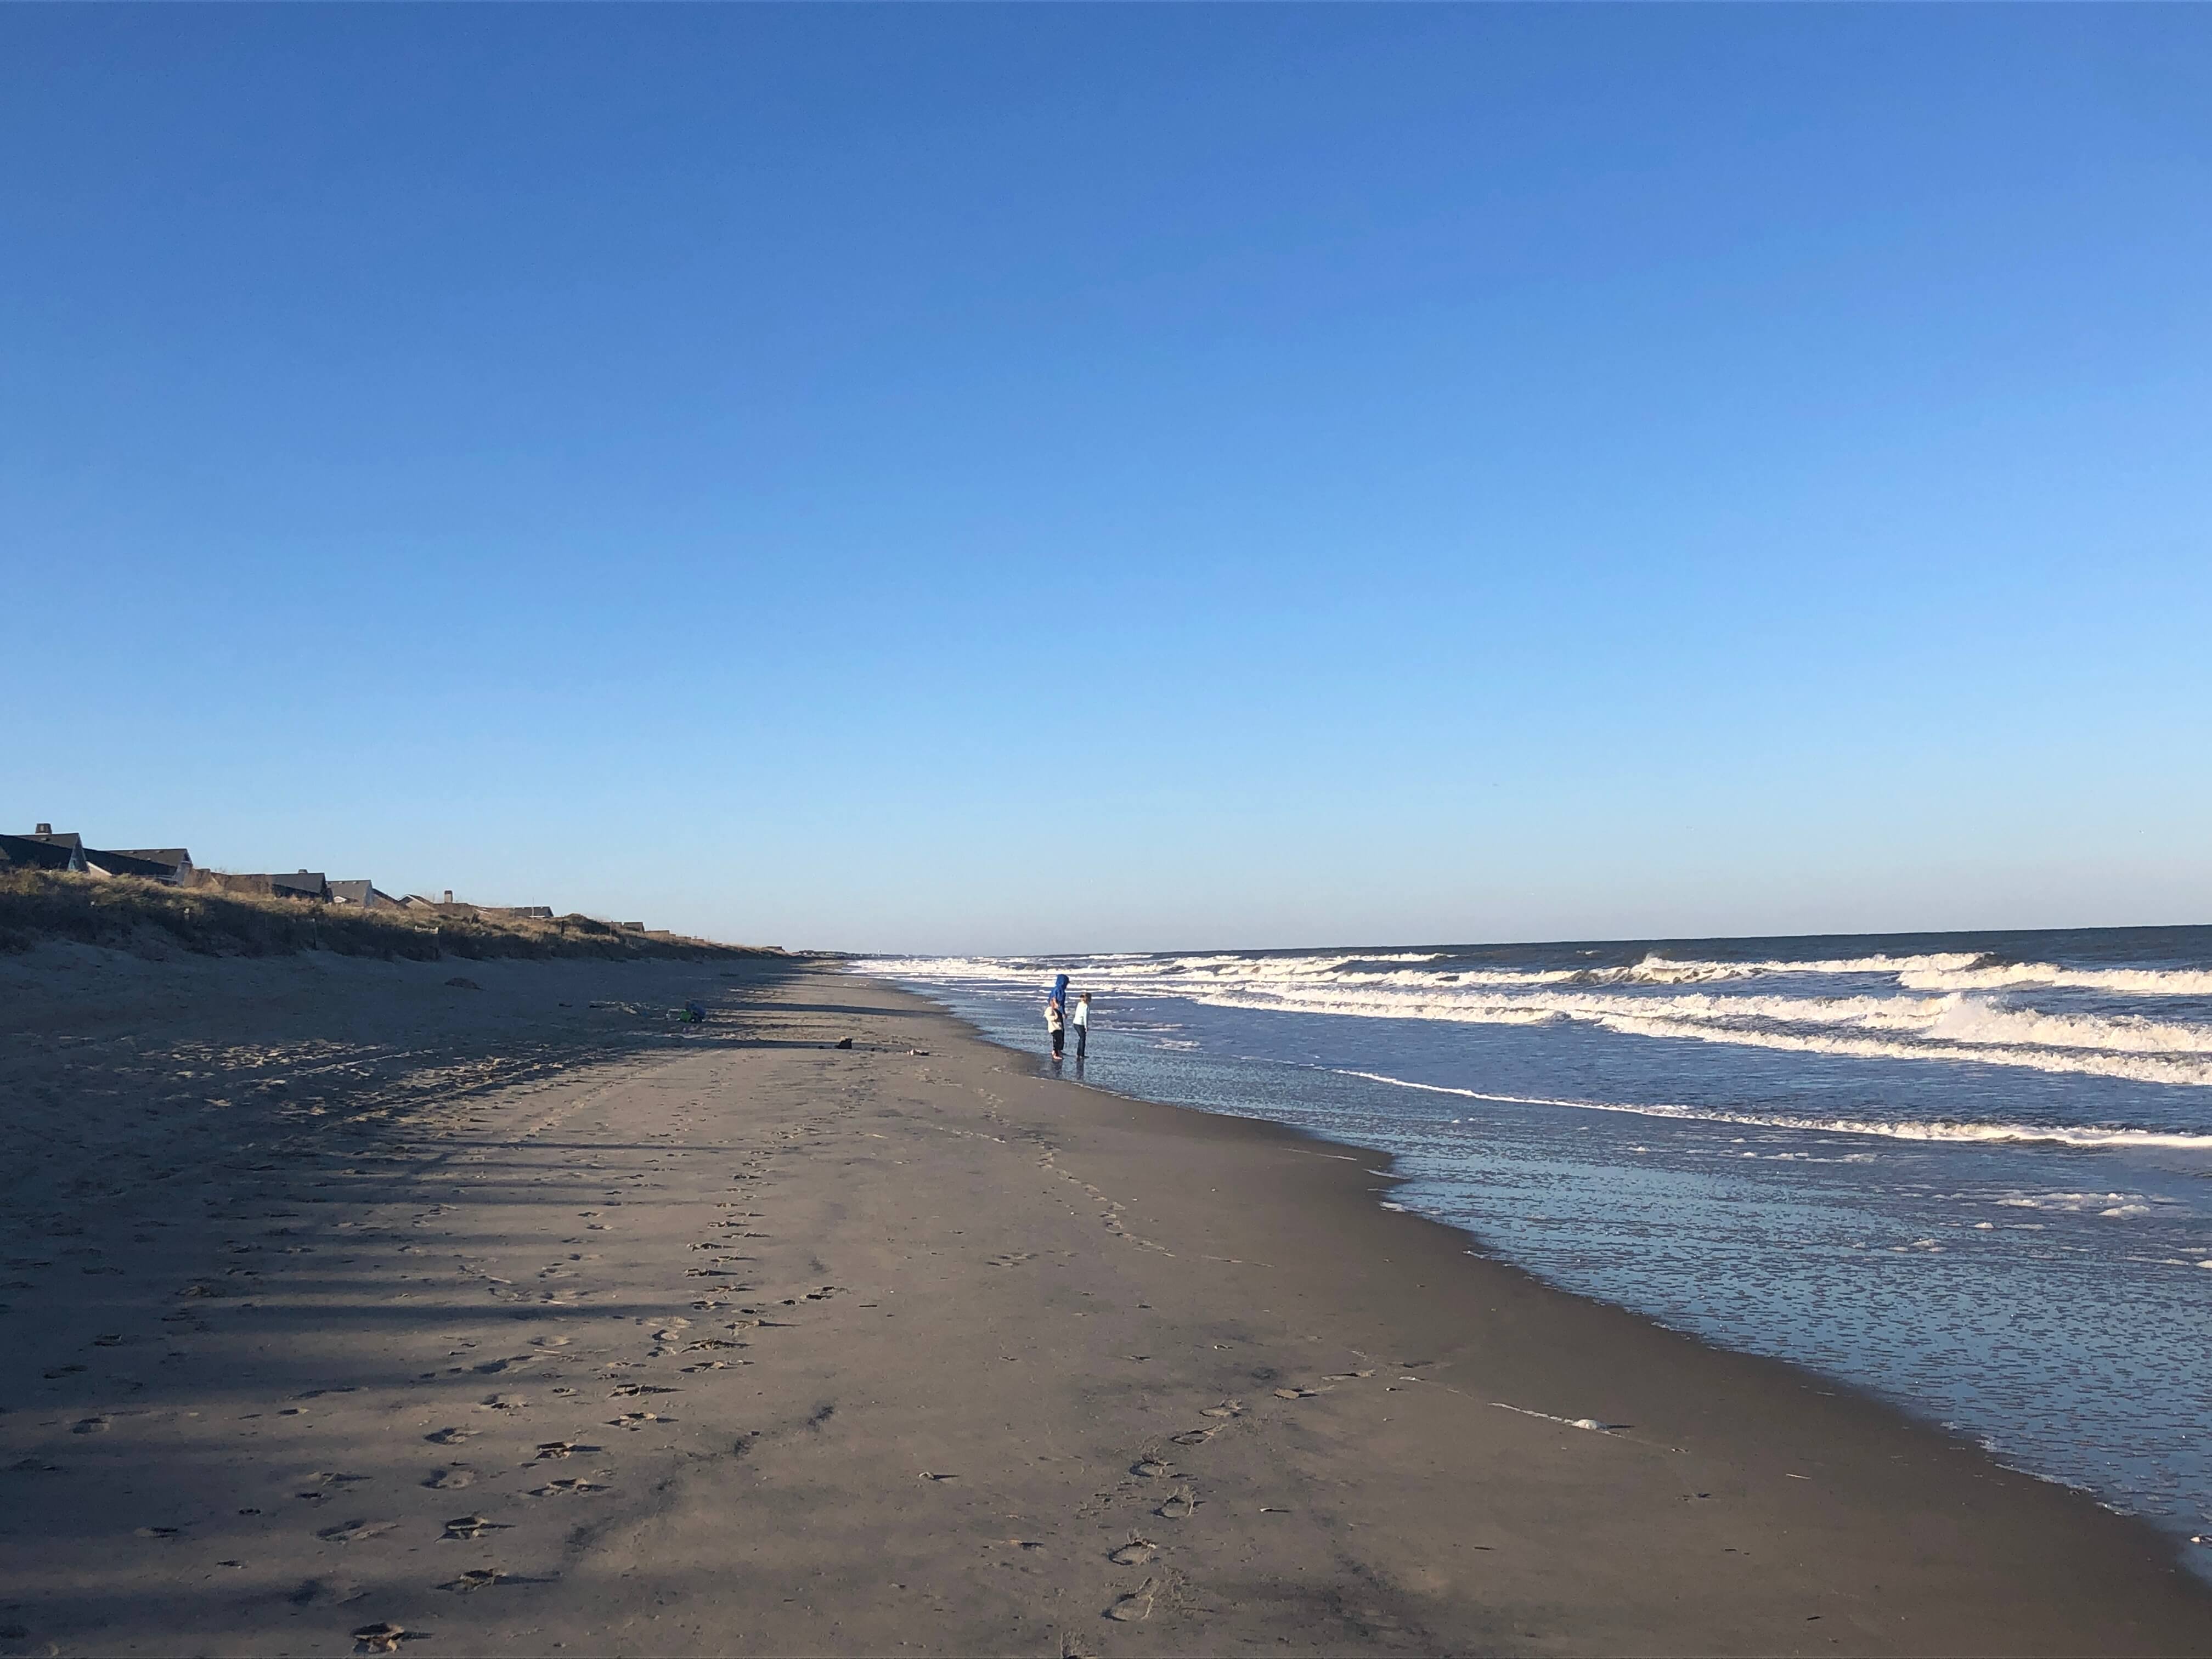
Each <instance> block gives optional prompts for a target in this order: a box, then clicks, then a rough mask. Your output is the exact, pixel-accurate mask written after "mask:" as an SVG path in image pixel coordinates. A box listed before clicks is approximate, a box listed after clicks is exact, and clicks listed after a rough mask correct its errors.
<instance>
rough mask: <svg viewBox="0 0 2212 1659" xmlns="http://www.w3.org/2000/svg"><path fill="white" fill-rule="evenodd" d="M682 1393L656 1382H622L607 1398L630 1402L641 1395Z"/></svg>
mask: <svg viewBox="0 0 2212 1659" xmlns="http://www.w3.org/2000/svg"><path fill="white" fill-rule="evenodd" d="M682 1392H683V1390H682V1389H671V1388H665V1387H663V1386H662V1385H661V1384H659V1383H617V1385H616V1386H615V1389H614V1391H613V1392H612V1393H611V1394H610V1395H607V1398H608V1399H610V1400H632V1399H635V1398H636V1397H637V1396H638V1395H641V1394H681V1393H682Z"/></svg>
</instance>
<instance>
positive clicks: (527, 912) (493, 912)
mask: <svg viewBox="0 0 2212 1659" xmlns="http://www.w3.org/2000/svg"><path fill="white" fill-rule="evenodd" d="M483 914H484V915H488V916H513V917H516V918H519V919H520V920H522V921H552V920H553V907H552V906H551V905H550V904H487V905H485V906H483Z"/></svg>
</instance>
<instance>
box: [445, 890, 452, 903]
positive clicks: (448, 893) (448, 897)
mask: <svg viewBox="0 0 2212 1659" xmlns="http://www.w3.org/2000/svg"><path fill="white" fill-rule="evenodd" d="M446 902H447V903H448V904H451V903H452V902H453V889H452V888H450V887H448V888H447V890H446Z"/></svg>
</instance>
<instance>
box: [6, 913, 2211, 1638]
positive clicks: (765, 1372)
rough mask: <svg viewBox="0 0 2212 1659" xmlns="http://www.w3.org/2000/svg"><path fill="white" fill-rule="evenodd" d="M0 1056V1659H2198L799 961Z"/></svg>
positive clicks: (1625, 1361) (2055, 1503)
mask: <svg viewBox="0 0 2212 1659" xmlns="http://www.w3.org/2000/svg"><path fill="white" fill-rule="evenodd" d="M455 975H460V976H464V977H466V978H468V979H470V980H472V981H476V982H477V986H478V987H481V988H474V989H471V988H468V987H452V986H448V985H447V983H446V982H445V981H447V979H449V978H451V977H453V976H455ZM687 997H698V998H699V999H701V1000H702V1001H705V1002H706V1003H707V1004H708V1006H709V1007H710V1009H711V1010H712V1012H711V1016H710V1018H709V1019H708V1023H707V1024H704V1025H703V1026H698V1027H684V1026H679V1025H677V1024H672V1023H671V1021H670V1020H669V1019H668V1018H666V1011H667V1010H668V1009H670V1008H672V1007H674V1006H678V1005H679V1004H680V1003H681V1002H682V1001H684V1000H685V999H686V998H687ZM595 1004H596V1005H612V1006H592V1005H595ZM848 1037H849V1038H851V1039H852V1040H853V1044H854V1046H853V1047H852V1048H850V1049H837V1048H827V1047H825V1046H823V1045H825V1044H826V1043H829V1042H835V1041H837V1040H839V1039H842V1038H848ZM1105 1040H1106V1041H1109V1042H1110V1041H1111V1037H1110V1034H1109V1035H1107V1036H1105ZM0 1041H4V1043H5V1047H4V1048H0V1134H3V1135H4V1140H3V1141H0V1152H4V1164H3V1165H0V1195H4V1197H5V1200H6V1207H5V1210H4V1212H0V1228H4V1233H0V1256H4V1259H5V1261H6V1267H5V1271H4V1273H0V1285H5V1287H6V1288H5V1289H0V1303H5V1304H8V1311H7V1313H6V1314H5V1315H4V1316H0V1334H4V1336H5V1338H6V1340H5V1344H4V1352H0V1405H4V1407H6V1411H5V1414H4V1415H0V1632H4V1634H0V1650H4V1651H9V1652H40V1653H43V1652H61V1653H100V1654H112V1653H160V1654H171V1653H188V1652H190V1653H197V1652H207V1653H302V1654H326V1653H343V1652H347V1651H349V1650H353V1649H354V1648H355V1646H356V1638H355V1632H362V1631H368V1632H372V1633H371V1634H370V1635H369V1636H368V1637H367V1638H362V1640H363V1642H364V1643H365V1644H368V1645H370V1646H375V1645H383V1644H389V1645H390V1646H391V1647H392V1648H393V1649H395V1650H400V1651H405V1652H409V1653H413V1654H416V1655H418V1656H428V1659H435V1656H437V1655H440V1654H448V1655H463V1654H479V1653H482V1654H491V1653H500V1654H505V1653H527V1654H542V1653H548V1652H554V1651H562V1652H567V1653H577V1654H599V1653H627V1654H663V1653H668V1654H673V1653H896V1652H902V1651H908V1650H921V1651H939V1652H954V1653H1026V1654H1037V1653H1043V1654H1054V1653H1060V1654H1066V1653H1096V1654H1101V1655H1109V1654H1136V1653H1220V1652H1235V1651H1245V1650H1256V1651H1265V1652H1270V1653H1273V1652H1291V1653H1300V1652H1332V1653H1334V1652H1352V1651H1367V1650H1385V1651H1406V1652H1492V1651H1498V1652H1531V1653H1560V1654H1586V1653H1697V1654H1704V1653H1761V1654H1764V1653H1795V1652H1812V1653H1823V1654H1831V1653H1876V1652H1879V1653H2121V1652H2159V1653H2179V1652H2193V1653H2204V1652H2212V1595H2208V1593H2207V1592H2206V1591H2205V1589H2203V1587H2202V1586H2201V1585H2199V1584H2198V1583H2197V1581H2195V1580H2193V1579H2191V1578H2190V1577H2188V1576H2187V1575H2186V1574H2185V1573H2184V1572H2182V1571H2180V1570H2179V1567H2178V1566H2177V1565H2176V1560H2175V1557H2174V1553H2173V1551H2172V1547H2170V1546H2168V1545H2167V1544H2166V1543H2165V1542H2163V1541H2161V1540H2160V1538H2159V1537H2158V1536H2156V1535H2155V1534H2153V1533H2152V1532H2151V1531H2150V1530H2149V1529H2148V1528H2144V1527H2142V1526H2141V1525H2139V1524H2137V1523H2136V1522H2131V1521H2129V1520H2126V1519H2124V1518H2122V1517H2119V1516H2113V1515H2111V1514H2109V1513H2106V1512H2105V1511H2103V1510H2100V1509H2099V1508H2098V1507H2097V1506H2096V1505H2094V1504H2092V1503H2091V1502H2089V1501H2088V1500H2087V1499H2086V1498H2082V1497H2081V1496H2079V1495H2078V1494H2075V1493H2072V1492H2066V1491H2063V1490H2062V1489H2059V1488H2057V1487H2054V1486H2047V1485H2045V1484H2042V1483H2039V1482H2038V1481H2035V1480H2030V1479H2028V1478H2027V1477H2025V1476H2022V1475H2018V1474H2011V1473H2009V1472H2007V1471H2005V1470H2002V1469H2001V1468H1997V1467H1996V1465H1994V1464H1993V1463H1992V1462H1990V1461H1989V1460H1988V1459H1987V1458H1985V1457H1984V1456H1983V1455H1981V1454H1980V1453H1978V1451H1976V1450H1974V1449H1972V1448H1971V1447H1969V1446H1966V1445H1965V1444H1963V1443H1959V1442H1957V1441H1955V1440H1953V1439H1950V1438H1948V1437H1944V1436H1942V1435H1941V1434H1939V1433H1937V1432H1936V1431H1931V1430H1929V1429H1926V1428H1923V1427H1920V1426H1917V1425H1913V1424H1911V1423H1908V1422H1906V1421H1905V1420H1904V1419H1901V1418H1900V1417H1899V1416H1898V1415H1896V1414H1895V1413H1892V1412H1889V1411H1888V1410H1887V1409H1885V1408H1883V1407H1880V1406H1877V1405H1875V1404H1874V1403H1871V1402H1869V1401H1865V1400H1863V1399H1861V1398H1859V1397H1857V1396H1855V1395H1851V1394H1850V1392H1849V1391H1847V1390H1842V1389H1836V1388H1835V1387H1834V1386H1833V1385H1832V1384H1829V1383H1823V1382H1820V1381H1819V1380H1817V1379H1814V1378H1813V1377H1810V1376H1807V1375H1805V1374H1803V1373H1800V1372H1797V1371H1794V1370H1790V1369H1789V1368H1787V1367H1785V1366H1782V1365H1778V1364H1769V1363H1766V1362H1764V1361H1759V1360H1755V1359H1750V1358H1742V1357H1740V1356H1735V1355H1730V1354H1726V1353H1720V1352H1714V1351H1712V1350H1711V1349H1708V1348H1705V1347H1703V1346H1699V1344H1696V1343H1694V1342H1692V1341H1689V1340H1686V1339H1683V1338H1680V1337H1677V1336H1674V1335H1671V1334H1667V1333H1664V1332H1662V1331H1659V1330H1657V1329H1656V1328H1652V1327H1650V1326H1649V1325H1647V1324H1645V1323H1644V1322H1640V1321H1638V1320H1637V1319H1634V1318H1632V1317H1631V1316H1628V1315H1626V1314H1624V1313H1621V1312H1619V1311H1617V1310H1612V1309H1608V1308H1605V1307H1602V1306H1600V1305H1597V1304H1590V1303H1587V1302H1583V1301H1581V1300H1578V1299H1577V1298H1574V1297H1568V1296H1565V1295H1562V1294H1560V1293H1559V1292H1556V1291H1551V1290H1548V1289H1546V1288H1544V1287H1542V1286H1541V1285H1536V1284H1534V1282H1532V1281H1531V1280H1529V1279H1528V1278H1526V1277H1525V1276H1524V1275H1522V1274H1521V1273H1517V1272H1516V1271H1514V1270H1512V1269H1510V1268H1508V1267H1503V1266H1500V1265H1498V1264H1497V1263H1495V1262H1492V1261H1486V1260H1485V1259H1483V1258H1482V1257H1480V1256H1479V1255H1474V1254H1472V1253H1471V1252H1470V1251H1469V1249H1468V1240H1467V1239H1466V1238H1465V1237H1462V1236H1461V1235H1458V1234H1456V1233H1454V1232H1452V1231H1449V1230H1447V1229H1444V1228H1442V1227H1438V1226H1435V1225H1431V1224H1429V1223H1426V1222H1423V1221H1420V1220H1419V1219H1416V1218H1413V1217H1410V1216H1407V1215H1404V1214H1400V1213H1394V1212H1389V1211H1386V1210H1384V1209H1383V1208H1382V1207H1381V1206H1380V1205H1379V1204H1378V1203H1377V1202H1376V1198H1377V1195H1378V1194H1379V1193H1380V1192H1381V1191H1382V1190H1383V1189H1384V1188H1387V1186H1388V1177H1387V1176H1386V1175H1385V1174H1384V1173H1383V1164H1382V1160H1381V1159H1379V1158H1376V1157H1373V1156H1370V1155H1369V1154H1365V1153H1360V1152H1347V1151H1346V1150H1345V1149H1342V1148H1338V1147H1333V1146H1327V1145H1324V1144H1322V1143H1318V1142H1315V1141H1311V1140H1308V1139H1302V1138H1300V1137H1298V1136H1297V1135H1294V1134H1292V1133H1288V1132H1285V1131H1281V1130H1278V1129H1274V1128H1272V1127H1267V1126H1265V1125H1259V1124H1253V1123H1247V1122H1241V1121H1234V1120H1228V1119H1218V1118H1209V1117H1206V1116H1203V1115H1198V1114H1194V1113H1188V1112H1183V1111H1179V1110H1176V1109H1173V1108H1168V1107H1159V1106H1152V1105H1147V1104H1144V1103H1136V1102H1131V1101H1127V1100H1122V1099H1119V1098H1116V1097H1112V1096H1109V1095H1105V1094H1102V1093H1099V1092H1097V1091H1090V1090H1085V1089H1082V1088H1079V1087H1077V1086H1074V1085H1070V1084H1065V1083H1060V1082H1056V1081H1051V1080H1047V1079H1042V1078H1038V1077H1036V1076H1035V1075H1033V1074H1032V1067H1031V1066H1030V1062H1028V1061H1026V1060H1024V1059H1022V1058H1020V1057H1018V1056H1015V1055H1012V1054H1007V1053H1006V1052H1004V1051H1001V1050H999V1049H996V1048H991V1047H989V1046H987V1045H986V1044H984V1043H982V1042H981V1041H979V1040H977V1039H976V1038H975V1037H973V1036H971V1035H969V1034H968V1033H967V1032H966V1031H965V1030H964V1028H962V1027H960V1026H958V1025H957V1024H955V1023H954V1022H952V1021H951V1020H950V1019H949V1018H946V1017H945V1016H943V1015H941V1014H939V1013H938V1012H933V1011H932V1010H930V1009H929V1008H928V1007H927V1006H926V1005H924V1004H922V1003H921V1002H920V1001H918V1000H915V999H913V998H911V997H908V996H907V995H905V994H902V993H899V992H897V991H895V990H891V989H889V988H887V987H880V986H876V985H872V984H870V983H867V982H866V981H859V980H855V979H852V978H849V977H846V976H843V975H837V974H836V973H834V972H831V971H829V970H828V969H824V968H820V967H813V966H809V965H807V964H805V963H786V964H763V965H761V966H759V967H757V968H754V969H746V970H744V976H743V977H737V976H733V975H732V971H731V970H729V969H726V968H722V967H719V966H690V965H686V964H676V963H671V964H646V963H628V964H614V965H603V964H593V963H471V964H456V963H440V964H421V963H368V962H360V961H348V960H338V959H334V958H328V957H300V958H292V959H285V960H278V961H272V962H264V963H249V962H207V961H192V962H175V963H140V962H137V961H135V960H133V959H131V958H128V957H119V956H115V955H112V954H111V953H107V952H103V951H91V950H87V949H79V948H74V947H52V946H50V947H46V948H43V949H41V950H40V951H36V952H33V953H32V954H31V955H30V956H27V957H15V958H8V959H0ZM914 1050H926V1051H927V1052H926V1053H915V1052H911V1051H914ZM1578 1422H1579V1423H1582V1424H1583V1425H1585V1426H1576V1425H1577V1423H1578ZM1587 1425H1606V1426H1602V1427H1593V1426H1587Z"/></svg>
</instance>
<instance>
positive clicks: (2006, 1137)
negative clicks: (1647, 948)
mask: <svg viewBox="0 0 2212 1659" xmlns="http://www.w3.org/2000/svg"><path fill="white" fill-rule="evenodd" d="M1291 1063H1292V1064H1296V1063H1297V1062H1291ZM1307 1069H1310V1070H1314V1071H1322V1072H1328V1073H1330V1074H1331V1075H1332V1076H1335V1077H1356V1078H1359V1079H1363V1080H1364V1081H1366V1082H1369V1083H1387V1084H1389V1085H1391V1086H1392V1087H1394V1088H1399V1089H1419V1090H1420V1091H1423V1092H1424V1093H1426V1094H1432V1095H1455V1096H1457V1097H1460V1098H1461V1099H1463V1100H1488V1101H1495V1102H1497V1103H1499V1104H1501V1105H1508V1106H1565V1107H1569V1108H1571V1109H1574V1110H1576V1111H1578V1112H1626V1113H1629V1114H1631V1115H1634V1116H1637V1117H1660V1118H1667V1119H1668V1120H1670V1121H1675V1122H1684V1123H1725V1124H1729V1125H1732V1126H1733V1127H1737V1128H1742V1129H1795V1130H1799V1131H1802V1132H1804V1133H1813V1134H1828V1135H1875V1136H1879V1137H1881V1138H1882V1139H1888V1140H1942V1141H1957V1142H1965V1143H1968V1144H1971V1143H1973V1142H1976V1141H1985V1142H2012V1143H2016V1142H2021V1141H2049V1142H2053V1143H2056V1144H2057V1145H2059V1146H2084V1147H2096V1146H2137V1147H2157V1148H2160V1149H2164V1150H2175V1149H2179V1150H2183V1151H2190V1152H2201V1151H2206V1150H2212V1134H2190V1133H2184V1132H2181V1131H2178V1130H2176V1131H2167V1130H2160V1129H2110V1128H2079V1129H2075V1128H2067V1127H2061V1126H2057V1125H2053V1126H2051V1127H2041V1126H2039V1125H2035V1124H2027V1123H1957V1122H1937V1123H1882V1122H1874V1121H1866V1122H1859V1121H1851V1120H1850V1119H1841V1118H1839V1119H1837V1120H1836V1121H1832V1122H1827V1123H1822V1122H1818V1121H1814V1120H1812V1119H1809V1118H1795V1117H1781V1116H1760V1115H1756V1114H1753V1113H1748V1112H1742V1113H1738V1112H1709V1111H1701V1110H1699V1109H1698V1108H1696V1107H1694V1106H1664V1105H1655V1106H1637V1105H1632V1104H1630V1103H1626V1102H1622V1101H1608V1100H1563V1099H1559V1098H1556V1097H1552V1096H1547V1095H1498V1094H1488V1093H1486V1092H1484V1091H1482V1090H1480V1089H1459V1088H1454V1087H1452V1086H1451V1085H1448V1084H1443V1083H1416V1082H1414V1081H1413V1079H1410V1078H1402V1077H1391V1076H1389V1075H1388V1074H1387V1073H1382V1072H1358V1071H1353V1070H1351V1069H1349V1068H1348V1067H1345V1066H1311V1067H1309V1068H1307Z"/></svg>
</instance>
